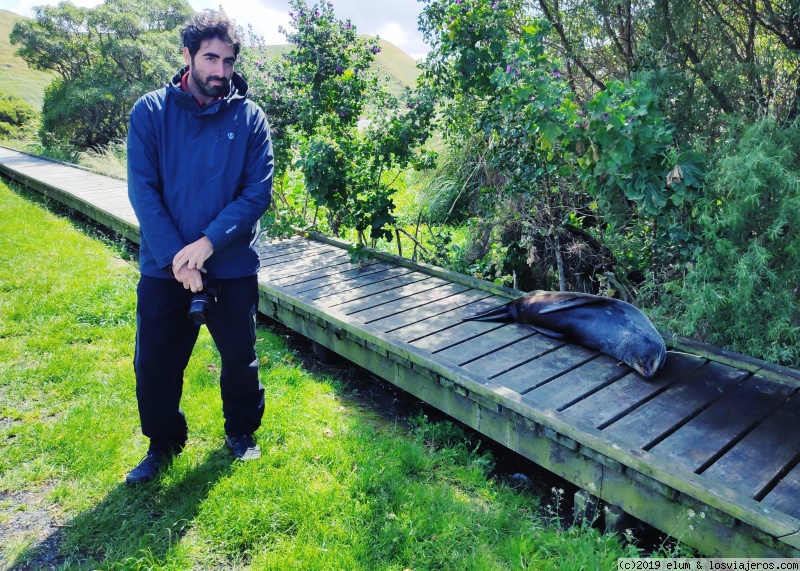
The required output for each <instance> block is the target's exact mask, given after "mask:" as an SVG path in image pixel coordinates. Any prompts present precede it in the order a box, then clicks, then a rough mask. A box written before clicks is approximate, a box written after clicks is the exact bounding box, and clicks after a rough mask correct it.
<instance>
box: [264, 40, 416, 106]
mask: <svg viewBox="0 0 800 571" xmlns="http://www.w3.org/2000/svg"><path fill="white" fill-rule="evenodd" d="M364 37H370V36H364ZM379 43H380V46H381V52H380V53H379V54H378V55H377V56H376V57H375V63H374V69H375V71H376V72H377V73H378V74H379V75H380V76H381V77H384V76H388V78H389V91H390V92H391V93H393V94H395V95H399V94H400V93H402V92H403V88H404V87H406V86H407V87H410V88H412V89H413V88H414V85H415V84H416V81H417V76H418V75H419V70H418V69H417V62H416V61H415V60H414V58H412V57H411V56H410V55H408V54H407V53H406V52H404V51H403V50H401V49H400V48H398V47H397V46H396V45H394V44H393V43H391V42H387V41H386V40H380V41H379ZM290 48H291V46H290V45H288V44H287V45H278V46H276V45H273V46H267V48H266V50H267V55H268V56H269V57H277V56H279V55H280V54H281V53H282V52H284V51H286V50H288V49H290Z"/></svg>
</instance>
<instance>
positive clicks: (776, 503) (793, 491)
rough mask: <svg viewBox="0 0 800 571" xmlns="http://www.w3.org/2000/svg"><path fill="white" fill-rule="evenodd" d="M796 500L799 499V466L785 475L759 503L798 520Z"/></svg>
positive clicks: (799, 515) (799, 512) (799, 511)
mask: <svg viewBox="0 0 800 571" xmlns="http://www.w3.org/2000/svg"><path fill="white" fill-rule="evenodd" d="M798 498H800V464H798V465H796V466H795V467H794V468H793V469H792V470H791V471H790V472H789V473H788V474H786V476H784V477H783V478H782V479H781V481H780V482H778V484H777V485H776V486H775V488H773V490H772V491H771V492H770V493H768V494H767V495H766V497H765V498H764V499H763V500H762V502H761V503H762V504H764V505H765V506H769V507H771V508H773V509H775V510H778V511H782V512H784V513H787V514H789V515H791V516H794V517H796V518H797V519H800V501H798Z"/></svg>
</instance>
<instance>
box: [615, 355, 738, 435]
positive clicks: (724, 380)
mask: <svg viewBox="0 0 800 571" xmlns="http://www.w3.org/2000/svg"><path fill="white" fill-rule="evenodd" d="M748 375H749V373H747V372H746V371H742V370H741V369H734V368H733V367H729V366H727V365H722V364H720V363H713V362H711V363H708V364H707V365H706V366H704V367H701V368H699V369H695V370H694V371H691V372H690V373H688V374H686V375H683V376H681V377H680V378H679V380H678V381H677V382H675V383H672V384H670V385H669V386H667V387H666V389H665V390H664V391H663V392H660V393H659V394H658V395H656V396H655V397H654V398H652V399H650V400H648V401H647V402H645V403H643V404H641V405H640V406H638V407H637V408H636V409H635V410H631V409H626V410H625V411H620V412H619V414H620V415H622V414H625V416H623V417H621V418H619V419H609V420H607V421H605V422H606V428H605V430H606V431H607V433H608V435H609V437H610V438H618V439H619V440H622V441H625V442H627V443H628V444H630V445H632V446H633V447H635V448H642V449H644V450H648V449H649V448H650V447H651V443H655V442H656V441H657V440H663V438H665V437H666V436H664V435H669V434H671V433H672V432H674V429H675V428H676V427H678V426H682V425H683V424H686V423H687V422H688V421H689V420H691V419H692V418H693V417H695V416H696V415H697V414H699V413H700V412H701V411H702V410H704V409H705V408H707V407H708V406H709V405H710V404H711V403H713V402H714V401H716V400H718V399H719V398H720V397H722V396H723V395H724V394H725V393H726V392H727V391H728V390H729V389H730V388H731V387H733V386H734V385H736V384H737V383H739V382H741V381H743V380H744V378H745V377H746V376H748ZM634 406H635V405H634Z"/></svg>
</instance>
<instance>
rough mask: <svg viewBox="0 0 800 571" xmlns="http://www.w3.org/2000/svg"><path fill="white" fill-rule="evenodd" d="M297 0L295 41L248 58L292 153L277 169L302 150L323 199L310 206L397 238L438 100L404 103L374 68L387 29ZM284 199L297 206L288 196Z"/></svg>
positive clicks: (362, 230) (280, 147) (289, 35)
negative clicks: (362, 29) (402, 198)
mask: <svg viewBox="0 0 800 571" xmlns="http://www.w3.org/2000/svg"><path fill="white" fill-rule="evenodd" d="M290 6H291V12H290V13H289V15H290V17H291V18H292V25H293V27H294V30H295V31H292V32H289V31H284V33H285V35H286V39H287V40H288V41H289V43H291V44H292V45H293V48H292V49H291V50H290V51H288V52H286V53H284V54H283V55H282V56H281V58H280V60H278V61H275V60H271V61H270V60H269V59H268V58H265V57H261V56H260V55H259V54H258V53H252V54H248V55H247V59H246V61H245V62H244V69H245V70H246V74H247V76H248V77H250V78H252V84H253V88H254V89H253V97H254V99H255V100H256V101H257V102H259V103H260V104H261V105H262V106H263V108H264V109H265V111H266V113H267V115H268V116H269V117H270V120H271V123H272V125H273V127H274V128H275V146H276V154H277V156H280V157H281V158H282V160H283V164H282V165H280V166H279V167H278V169H279V171H278V173H277V174H278V175H280V174H281V172H285V169H286V168H287V167H288V165H289V158H290V157H292V158H296V162H295V163H294V166H296V167H297V168H299V169H300V170H301V171H302V173H303V178H304V182H305V187H306V189H307V192H308V195H307V197H306V198H307V199H310V201H311V203H312V204H311V206H312V207H313V208H311V209H304V210H305V211H306V212H308V211H309V210H313V211H314V212H317V210H318V209H321V210H322V211H323V212H325V213H326V218H327V226H328V229H329V230H330V232H331V233H333V234H334V235H339V234H340V233H341V232H342V231H343V230H344V229H345V228H352V229H355V231H356V233H357V236H358V240H359V242H361V243H365V242H366V241H367V240H377V239H381V238H382V239H386V240H391V239H392V236H393V234H394V232H393V228H392V226H393V225H394V222H395V218H394V215H393V210H394V203H393V201H392V194H393V193H394V191H395V188H396V186H395V184H396V179H397V176H398V174H399V172H400V170H401V169H403V168H405V167H406V166H407V165H408V164H409V163H410V162H411V161H413V160H415V157H416V156H417V153H416V149H417V147H418V146H419V145H421V144H422V143H424V142H425V140H426V138H427V136H428V132H429V124H430V118H431V116H432V114H433V109H434V106H433V101H432V99H431V98H429V97H425V96H423V95H421V94H416V95H414V96H412V95H410V94H409V96H408V98H407V99H406V101H405V104H404V105H401V104H400V102H399V101H398V100H397V99H396V98H395V97H393V96H391V95H390V94H389V93H388V91H387V89H386V87H385V86H384V84H383V83H382V82H381V81H380V80H379V78H377V77H376V76H375V75H374V74H373V73H371V72H370V70H369V69H370V64H371V63H372V62H373V60H374V58H375V55H376V54H377V53H378V52H379V51H380V47H379V44H378V41H377V38H376V39H371V38H363V37H360V36H359V35H358V34H357V31H356V28H355V26H353V25H352V23H351V22H350V21H349V20H348V21H341V20H338V19H337V18H336V16H335V14H334V11H333V4H332V3H330V2H325V3H322V4H319V5H313V6H309V5H307V4H306V3H305V2H304V1H303V0H293V1H292V2H291V3H290ZM366 117H369V120H368V121H367V123H368V124H367V125H366V126H364V127H361V128H360V127H359V121H360V120H362V119H364V118H366ZM281 190H282V189H281V187H280V185H279V188H278V191H279V192H280V191H281ZM281 202H282V203H283V204H284V205H285V206H286V207H289V208H291V205H290V201H289V200H288V199H287V198H286V197H285V196H281ZM284 218H285V215H284ZM300 218H302V220H299V219H298V217H297V216H295V217H293V218H292V217H290V219H291V220H292V221H293V222H295V221H297V222H301V223H304V224H311V225H315V224H316V223H317V217H316V215H315V216H314V217H313V219H312V220H311V221H310V222H308V218H309V216H302V217H300Z"/></svg>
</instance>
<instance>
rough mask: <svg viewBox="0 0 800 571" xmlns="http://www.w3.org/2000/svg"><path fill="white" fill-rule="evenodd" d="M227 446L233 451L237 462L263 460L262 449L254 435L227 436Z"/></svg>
mask: <svg viewBox="0 0 800 571" xmlns="http://www.w3.org/2000/svg"><path fill="white" fill-rule="evenodd" d="M225 445H226V446H227V447H228V448H230V449H231V450H233V457H234V458H235V459H236V460H255V459H257V458H261V448H259V446H258V444H256V441H255V440H254V439H253V435H252V434H237V435H235V436H226V437H225Z"/></svg>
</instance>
